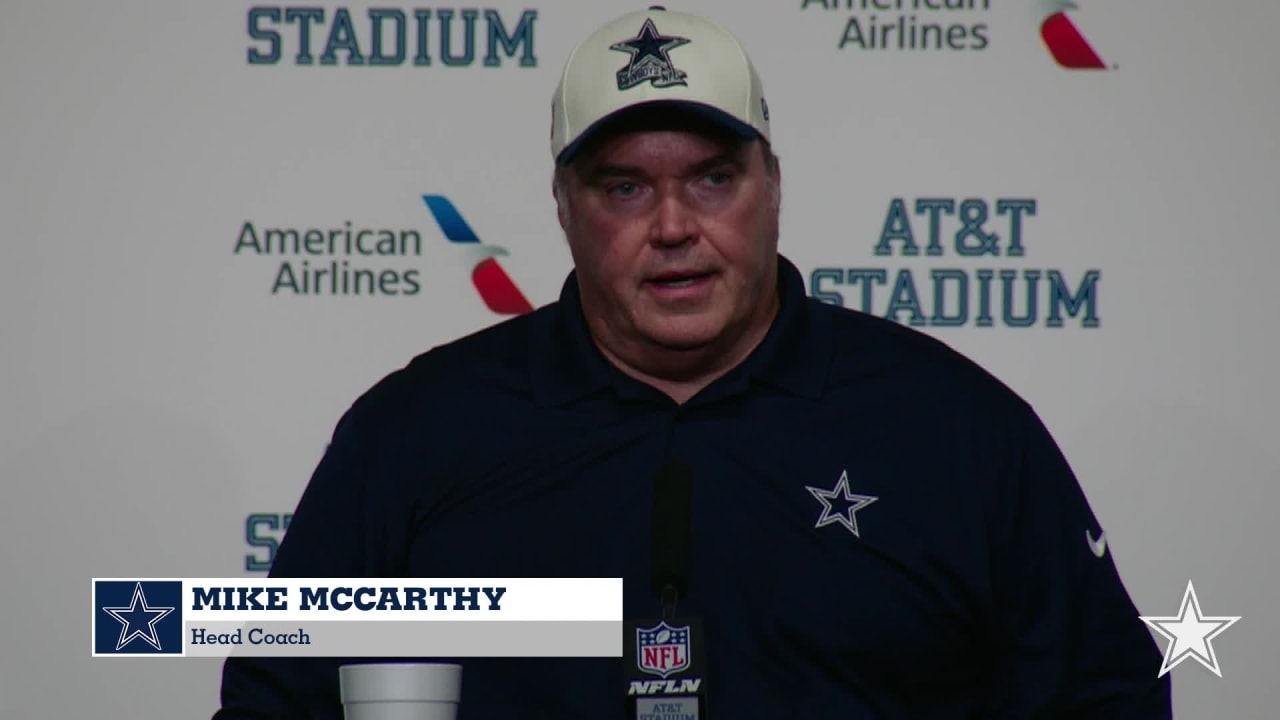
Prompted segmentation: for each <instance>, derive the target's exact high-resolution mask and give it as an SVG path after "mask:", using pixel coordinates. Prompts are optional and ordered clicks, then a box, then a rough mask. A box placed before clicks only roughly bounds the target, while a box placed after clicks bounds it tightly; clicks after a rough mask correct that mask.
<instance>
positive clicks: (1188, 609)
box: [1139, 580, 1240, 677]
mask: <svg viewBox="0 0 1280 720" xmlns="http://www.w3.org/2000/svg"><path fill="white" fill-rule="evenodd" d="M1139 619H1141V620H1142V622H1144V623H1146V624H1147V625H1149V626H1150V627H1151V628H1152V629H1154V630H1156V631H1157V632H1159V633H1160V634H1161V635H1164V636H1165V637H1166V638H1168V639H1169V646H1168V647H1167V648H1165V651H1164V662H1162V663H1161V664H1160V673H1159V674H1158V675H1157V676H1156V677H1164V676H1165V675H1166V674H1167V673H1168V672H1169V671H1170V670H1173V669H1174V668H1175V667H1177V666H1178V664H1179V663H1181V662H1182V661H1183V660H1186V659H1187V658H1191V659H1192V660H1195V661H1196V662H1198V663H1200V664H1201V665H1203V666H1205V667H1206V668H1208V669H1209V672H1211V673H1213V674H1214V675H1217V676H1218V677H1222V668H1221V667H1219V666H1218V654H1217V653H1215V652H1214V651H1213V639H1214V638H1215V637H1217V636H1218V635H1220V634H1222V631H1224V630H1226V629H1227V628H1229V627H1231V626H1232V625H1235V624H1236V623H1237V622H1239V621H1240V616H1239V615H1230V616H1226V615H1224V616H1222V617H1209V616H1207V615H1205V614H1204V613H1203V612H1201V610H1200V599H1199V598H1197V597H1196V589H1195V586H1193V585H1192V584H1191V581H1190V580H1188V581H1187V591H1186V592H1185V593H1184V594H1183V595H1182V608H1181V609H1180V610H1178V614H1177V615H1175V616H1173V617H1151V616H1148V615H1142V616H1139Z"/></svg>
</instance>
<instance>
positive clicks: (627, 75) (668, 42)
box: [609, 18, 689, 90]
mask: <svg viewBox="0 0 1280 720" xmlns="http://www.w3.org/2000/svg"><path fill="white" fill-rule="evenodd" d="M688 44H689V39H688V38H682V37H666V36H663V35H662V34H661V33H659V32H658V27H657V26H656V25H654V24H653V19H652V18H647V19H645V21H644V25H642V26H641V27H640V34H638V35H636V36H635V37H633V38H631V39H630V40H623V41H622V42H618V43H614V44H613V45H610V46H609V49H610V50H617V51H618V52H625V53H630V55H631V61H630V62H629V63H627V66H626V67H624V68H622V69H621V70H618V89H619V90H626V89H628V88H633V87H635V86H636V85H639V84H641V83H643V82H644V81H646V80H648V81H649V82H650V83H652V84H653V86H654V87H659V88H663V87H671V86H672V85H688V84H689V83H687V82H685V78H686V77H688V75H687V74H686V73H685V72H684V71H683V70H679V69H677V68H676V66H675V65H673V64H672V63H671V56H670V55H668V54H667V53H669V52H670V51H671V50H674V49H675V48H678V47H680V46H681V45H688Z"/></svg>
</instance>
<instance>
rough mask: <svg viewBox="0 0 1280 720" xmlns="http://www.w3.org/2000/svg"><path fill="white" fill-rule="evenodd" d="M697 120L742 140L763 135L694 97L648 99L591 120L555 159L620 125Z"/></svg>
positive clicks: (564, 160)
mask: <svg viewBox="0 0 1280 720" xmlns="http://www.w3.org/2000/svg"><path fill="white" fill-rule="evenodd" d="M698 121H702V122H701V123H699V122H698ZM699 124H702V125H704V127H705V129H708V130H709V129H712V128H717V129H720V130H727V131H729V132H730V133H732V134H734V135H736V136H738V137H740V138H742V139H743V140H755V139H757V138H760V137H763V136H762V135H761V134H760V132H759V131H758V130H756V129H755V128H754V127H752V126H750V125H748V124H747V123H745V122H743V121H741V120H739V119H738V118H736V117H734V116H732V115H730V114H729V113H726V112H725V111H723V110H720V109H719V108H714V107H712V106H710V105H706V104H704V103H700V102H696V101H693V100H648V101H644V102H639V103H636V104H634V105H628V106H627V107H625V108H622V109H621V110H616V111H614V112H612V113H610V114H608V115H605V116H604V117H602V118H600V119H599V120H597V121H595V122H594V123H592V124H591V125H590V126H589V127H587V129H586V130H584V131H582V132H581V133H580V134H579V135H578V137H577V138H575V139H574V141H573V142H571V143H569V144H568V145H566V146H565V147H564V149H563V150H561V151H560V154H559V155H558V156H557V157H556V163H558V164H560V165H568V164H569V163H571V162H573V159H574V157H575V156H576V155H577V154H578V152H579V151H580V150H582V148H583V147H585V146H586V145H588V144H590V143H593V142H596V141H598V140H600V139H602V138H604V137H607V136H608V135H609V133H611V132H617V131H619V130H623V129H626V130H639V129H696V127H697V125H699Z"/></svg>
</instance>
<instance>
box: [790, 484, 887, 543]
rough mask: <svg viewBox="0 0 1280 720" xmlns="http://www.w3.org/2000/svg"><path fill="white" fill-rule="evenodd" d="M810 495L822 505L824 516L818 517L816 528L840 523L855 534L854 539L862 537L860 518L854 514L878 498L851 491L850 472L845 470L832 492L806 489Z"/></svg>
mask: <svg viewBox="0 0 1280 720" xmlns="http://www.w3.org/2000/svg"><path fill="white" fill-rule="evenodd" d="M805 489H806V490H808V491H809V494H811V495H813V497H814V498H815V499H816V500H817V501H818V502H820V503H822V514H821V515H819V516H818V522H817V523H816V524H815V525H814V527H815V528H820V527H823V526H825V525H830V524H831V523H840V524H841V525H843V526H844V528H845V529H846V530H848V531H849V532H851V533H853V536H854V537H858V538H860V537H862V536H861V535H860V534H858V518H857V516H856V515H854V513H856V512H858V511H859V510H861V509H863V508H865V507H866V506H868V505H870V504H871V503H873V502H875V501H876V500H877V499H878V498H875V497H872V496H870V495H855V494H854V493H852V492H850V491H849V471H848V470H845V471H844V472H842V473H840V481H839V482H837V483H836V486H835V487H833V488H831V489H830V490H823V489H822V488H816V487H808V486H806V487H805Z"/></svg>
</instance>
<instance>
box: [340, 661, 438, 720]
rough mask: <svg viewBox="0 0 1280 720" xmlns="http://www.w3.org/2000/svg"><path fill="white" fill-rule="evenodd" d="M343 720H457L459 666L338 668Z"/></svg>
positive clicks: (422, 665)
mask: <svg viewBox="0 0 1280 720" xmlns="http://www.w3.org/2000/svg"><path fill="white" fill-rule="evenodd" d="M338 683H339V688H340V691H341V696H342V709H343V712H344V717H345V718H346V720H457V717H458V703H459V702H460V701H461V700H462V666H461V665H450V664H446V663H409V662H406V663H367V664H355V665H343V666H341V667H339V668H338Z"/></svg>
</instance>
